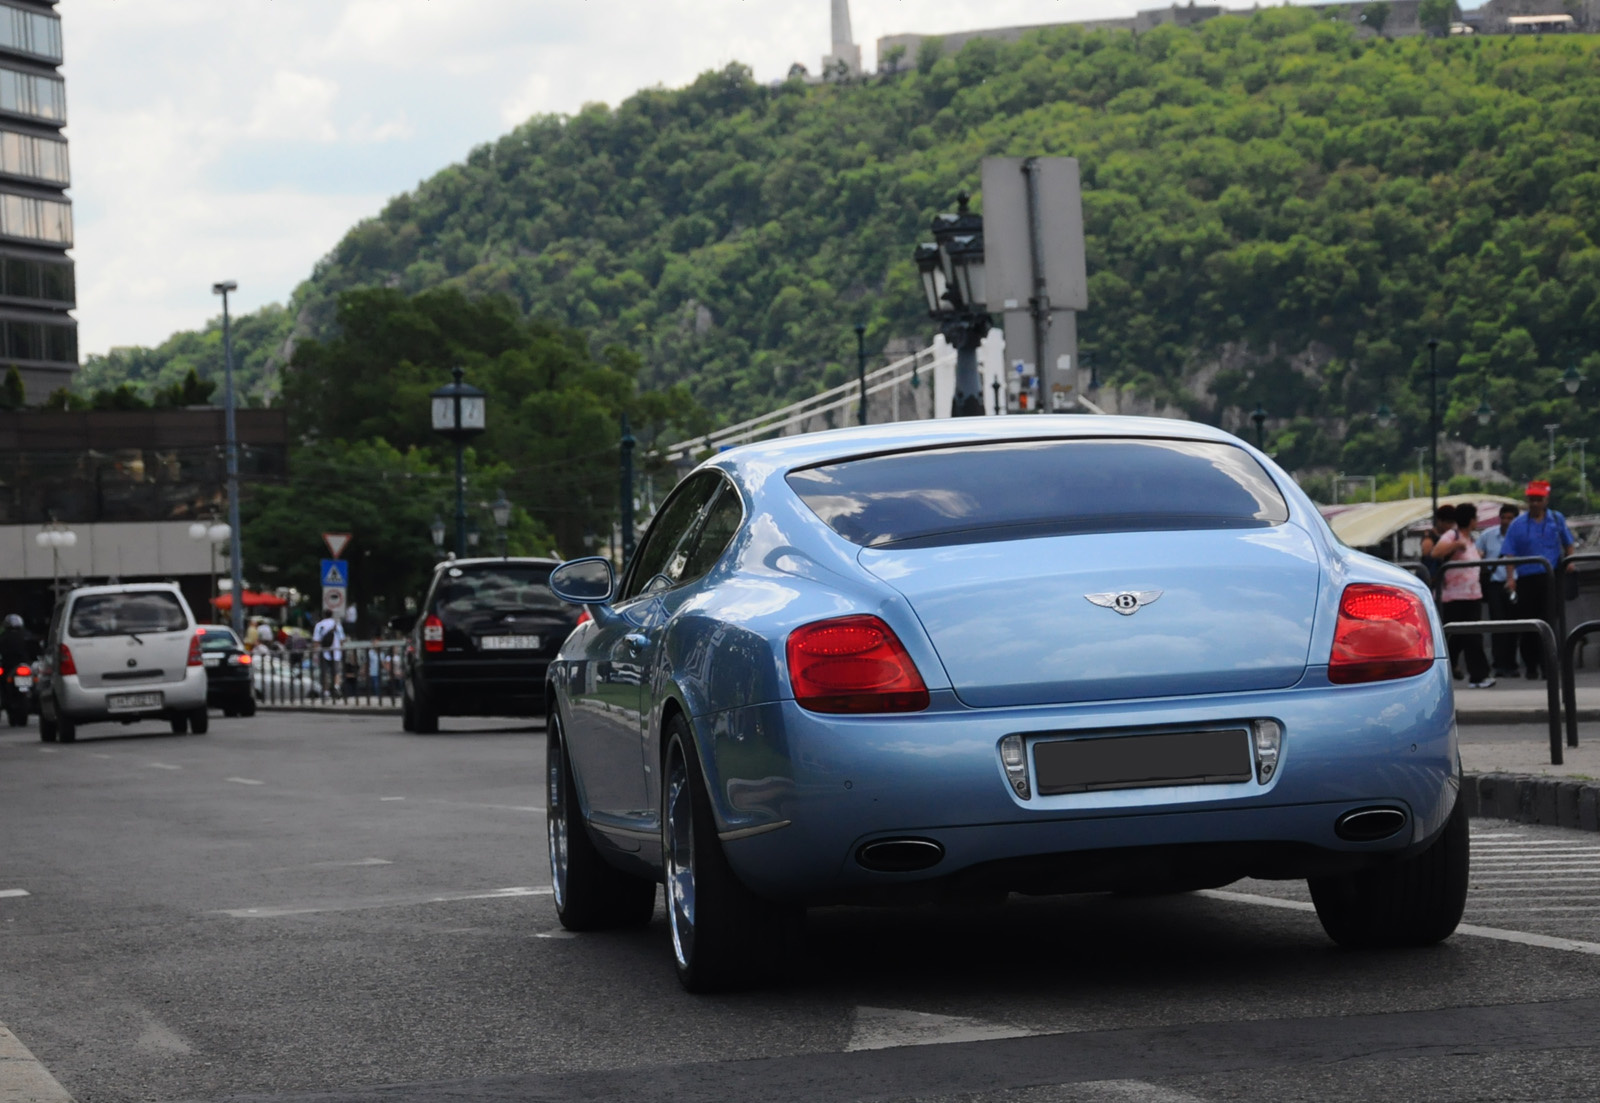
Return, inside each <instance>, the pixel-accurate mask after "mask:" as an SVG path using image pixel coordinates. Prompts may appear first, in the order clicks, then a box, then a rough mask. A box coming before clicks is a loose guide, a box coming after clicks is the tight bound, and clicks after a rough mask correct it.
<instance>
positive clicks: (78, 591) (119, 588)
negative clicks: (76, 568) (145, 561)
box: [67, 582, 182, 598]
mask: <svg viewBox="0 0 1600 1103" xmlns="http://www.w3.org/2000/svg"><path fill="white" fill-rule="evenodd" d="M154 592H165V593H169V594H177V593H181V592H182V590H181V588H180V587H179V586H178V584H177V583H176V582H121V583H112V584H109V585H105V586H78V587H76V588H75V589H72V590H68V591H67V597H69V598H74V597H85V596H88V595H90V594H129V593H154Z"/></svg>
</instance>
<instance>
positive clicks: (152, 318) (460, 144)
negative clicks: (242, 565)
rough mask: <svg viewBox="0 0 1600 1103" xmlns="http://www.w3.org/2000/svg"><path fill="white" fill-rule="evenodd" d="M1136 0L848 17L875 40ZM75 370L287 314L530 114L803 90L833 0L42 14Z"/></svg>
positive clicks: (148, 0)
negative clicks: (56, 28)
mask: <svg viewBox="0 0 1600 1103" xmlns="http://www.w3.org/2000/svg"><path fill="white" fill-rule="evenodd" d="M1154 6H1157V5H1156V3H1155V2H1154V0H914V2H912V0H852V2H851V12H852V16H853V20H854V28H855V37H856V41H857V42H858V43H861V44H862V46H863V53H864V54H865V55H866V57H865V58H864V60H865V61H866V63H867V64H868V65H871V64H872V63H873V60H872V55H873V53H874V50H873V43H874V42H875V41H876V39H877V38H878V36H879V35H884V34H894V33H900V32H906V31H919V32H925V33H938V32H946V31H955V30H963V29H970V28H973V27H979V26H1012V25H1017V24H1027V23H1048V22H1054V21H1061V20H1074V19H1094V18H1104V17H1107V16H1116V15H1127V14H1131V13H1132V12H1134V11H1136V10H1138V9H1140V8H1145V7H1154ZM59 10H60V12H61V15H62V20H63V36H64V51H65V54H66V58H67V63H66V65H65V66H64V67H63V71H64V74H65V76H66V79H67V102H68V118H69V126H68V129H67V135H68V137H69V139H70V140H71V143H72V167H73V188H72V192H71V195H72V198H73V200H74V204H75V214H76V237H77V248H76V250H75V255H76V258H77V263H78V304H79V309H78V318H79V325H80V347H81V349H82V351H83V353H84V354H89V353H103V352H105V351H106V350H107V349H108V348H110V347H113V346H117V345H152V344H156V343H159V342H160V341H162V340H164V339H165V338H166V337H167V336H168V335H170V334H171V333H173V332H174V331H176V330H180V329H190V328H194V327H196V326H199V325H201V324H203V323H204V322H205V320H206V319H207V318H208V317H211V316H213V315H215V314H216V313H217V312H218V310H219V308H218V305H217V302H216V300H215V299H214V297H213V296H212V295H211V294H210V287H211V285H212V283H214V282H215V281H217V280H220V279H235V280H237V281H238V282H239V292H238V296H237V299H236V300H235V301H236V302H237V305H238V308H239V309H242V310H251V309H254V308H255V307H257V306H260V305H262V304H264V303H268V302H282V301H285V300H286V298H287V296H288V295H289V293H290V292H291V291H292V290H293V289H294V287H295V285H296V284H297V283H299V282H300V281H301V280H303V279H304V278H305V277H306V276H307V275H308V274H309V273H310V271H311V268H312V266H313V265H314V264H315V263H316V262H317V260H318V258H319V257H322V256H323V255H325V254H326V253H327V252H328V251H329V250H330V249H331V248H332V247H333V245H334V244H335V243H336V242H337V241H338V240H339V238H340V237H341V236H342V235H343V233H344V231H345V230H347V229H349V227H350V226H352V225H353V224H354V223H355V222H357V221H358V220H359V219H361V218H363V217H366V216H370V215H373V214H376V213H377V212H378V210H379V209H380V208H381V207H382V205H383V203H384V201H385V200H386V199H388V198H389V197H390V196H392V195H395V194H397V193H399V192H402V191H405V190H407V189H409V188H412V187H414V186H415V185H416V184H417V182H418V181H420V180H422V179H424V178H425V177H427V176H429V175H431V174H432V173H434V172H435V171H437V170H438V169H440V168H442V167H444V166H445V165H447V164H449V163H451V162H453V161H458V160H460V159H461V158H463V157H464V156H465V155H466V153H467V151H468V150H470V149H471V148H472V147H473V146H474V145H477V144H479V143H482V142H485V141H488V140H490V139H493V138H495V137H497V136H498V135H500V134H502V133H504V132H505V131H506V130H508V129H509V128H511V127H512V126H514V125H516V124H517V123H519V122H521V121H522V120H524V119H526V118H527V117H528V116H529V115H533V114H539V113H547V112H556V113H570V112H572V111H575V110H576V109H577V108H579V107H580V106H582V105H583V104H584V103H589V102H594V101H600V102H605V103H611V104H615V103H617V102H619V101H621V100H623V99H625V98H626V97H627V96H628V95H630V94H631V93H632V92H634V91H636V90H637V89H639V88H642V87H649V86H651V85H658V84H659V85H664V86H666V87H669V88H670V87H676V86H679V85H682V84H684V83H687V82H688V81H690V80H692V79H693V78H694V77H695V75H696V74H698V73H700V72H703V71H705V70H706V69H711V68H718V67H721V66H722V65H725V64H726V63H727V62H729V61H733V60H738V61H742V62H744V63H746V64H748V65H750V66H751V67H753V68H754V70H755V73H756V77H757V78H758V79H761V80H772V79H776V78H779V77H781V76H783V75H784V74H785V73H786V72H787V71H788V68H789V65H790V63H791V62H794V61H801V62H803V63H804V64H806V65H807V66H809V67H810V68H811V69H812V71H813V72H815V71H816V70H817V68H818V66H819V62H820V58H821V55H822V54H823V53H825V52H826V51H827V49H828V44H829V41H830V31H829V11H830V0H227V2H226V3H223V2H220V0H62V3H61V5H60V8H59Z"/></svg>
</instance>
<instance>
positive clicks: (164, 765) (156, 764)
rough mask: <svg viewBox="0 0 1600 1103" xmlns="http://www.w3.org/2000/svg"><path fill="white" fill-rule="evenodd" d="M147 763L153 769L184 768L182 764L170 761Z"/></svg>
mask: <svg viewBox="0 0 1600 1103" xmlns="http://www.w3.org/2000/svg"><path fill="white" fill-rule="evenodd" d="M145 765H146V766H148V767H150V768H151V769H152V770H181V769H183V767H182V766H173V765H171V764H170V763H166V762H146V763H145Z"/></svg>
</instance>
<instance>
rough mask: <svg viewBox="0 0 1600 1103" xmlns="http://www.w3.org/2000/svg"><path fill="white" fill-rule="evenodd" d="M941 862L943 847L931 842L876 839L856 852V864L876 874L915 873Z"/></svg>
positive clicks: (863, 844) (925, 840)
mask: <svg viewBox="0 0 1600 1103" xmlns="http://www.w3.org/2000/svg"><path fill="white" fill-rule="evenodd" d="M943 860H944V847H942V846H940V845H939V844H938V843H936V842H934V841H933V840H932V839H878V840H876V841H874V842H870V843H862V844H861V847H860V848H859V849H858V850H857V851H856V861H857V862H859V863H860V864H861V865H862V866H863V867H865V868H866V869H870V870H873V871H875V872H877V873H916V872H917V871H919V870H924V869H932V868H933V867H934V866H936V865H938V864H939V863H940V862H941V861H943Z"/></svg>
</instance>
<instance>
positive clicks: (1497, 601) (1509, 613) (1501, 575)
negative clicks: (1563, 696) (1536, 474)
mask: <svg viewBox="0 0 1600 1103" xmlns="http://www.w3.org/2000/svg"><path fill="white" fill-rule="evenodd" d="M1521 512H1522V511H1521V510H1520V509H1518V508H1517V507H1516V506H1514V505H1512V504H1511V503H1510V502H1507V503H1506V504H1505V505H1503V506H1501V507H1500V523H1499V524H1498V525H1491V526H1490V527H1489V528H1486V529H1484V530H1483V531H1482V532H1480V533H1479V534H1478V554H1479V555H1481V556H1483V558H1485V559H1499V558H1500V546H1501V544H1503V543H1504V542H1505V538H1506V529H1508V528H1510V527H1511V522H1512V521H1515V520H1516V519H1517V514H1519V513H1521ZM1483 597H1484V600H1485V601H1486V602H1487V603H1488V606H1489V619H1490V620H1510V619H1511V618H1512V617H1513V616H1515V615H1516V611H1515V610H1514V609H1512V608H1511V602H1510V600H1508V596H1507V594H1506V569H1505V568H1504V567H1494V568H1492V569H1491V570H1490V571H1489V577H1488V578H1486V579H1484V582H1483ZM1489 650H1490V653H1491V654H1492V656H1493V660H1494V676H1495V677H1496V678H1515V677H1517V675H1519V674H1521V673H1522V671H1521V670H1519V669H1518V668H1517V637H1516V636H1514V635H1512V634H1511V633H1510V632H1496V633H1495V634H1494V635H1493V636H1492V637H1491V638H1490V642H1489Z"/></svg>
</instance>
